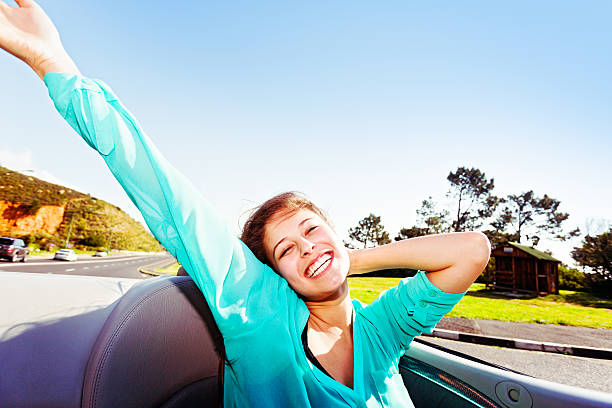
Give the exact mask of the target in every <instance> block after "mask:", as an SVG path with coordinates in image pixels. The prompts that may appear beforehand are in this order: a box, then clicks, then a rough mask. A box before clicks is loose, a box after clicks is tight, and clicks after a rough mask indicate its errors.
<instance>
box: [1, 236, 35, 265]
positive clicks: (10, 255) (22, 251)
mask: <svg viewBox="0 0 612 408" xmlns="http://www.w3.org/2000/svg"><path fill="white" fill-rule="evenodd" d="M0 258H3V259H8V260H9V261H11V262H17V261H21V262H25V261H26V260H27V259H28V249H27V248H26V246H25V243H24V242H23V241H22V240H20V239H17V238H8V237H0Z"/></svg>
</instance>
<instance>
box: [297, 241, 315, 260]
mask: <svg viewBox="0 0 612 408" xmlns="http://www.w3.org/2000/svg"><path fill="white" fill-rule="evenodd" d="M314 247H315V244H314V242H310V241H309V240H307V239H306V238H302V239H301V240H300V252H301V253H302V256H306V255H310V254H311V253H312V251H313V250H314Z"/></svg>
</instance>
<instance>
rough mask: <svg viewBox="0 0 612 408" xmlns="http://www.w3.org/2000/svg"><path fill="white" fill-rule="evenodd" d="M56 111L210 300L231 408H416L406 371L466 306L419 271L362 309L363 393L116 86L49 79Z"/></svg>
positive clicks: (358, 358) (357, 354)
mask: <svg viewBox="0 0 612 408" xmlns="http://www.w3.org/2000/svg"><path fill="white" fill-rule="evenodd" d="M44 80H45V84H46V85H47V88H48V90H49V95H50V96H51V99H52V100H53V102H54V104H55V107H56V109H57V110H58V112H59V113H60V114H61V115H62V117H63V118H64V119H65V120H66V121H67V122H68V123H69V124H70V126H71V127H72V128H73V129H74V130H75V131H76V132H77V133H78V134H79V135H81V137H82V138H83V139H84V140H85V142H86V143H87V144H88V145H89V146H91V147H92V148H93V149H95V150H96V151H97V152H98V153H99V154H100V155H101V156H102V158H103V159H104V161H105V162H106V164H107V165H108V167H109V169H110V170H111V172H112V173H113V175H114V176H115V178H116V179H117V180H118V181H119V183H120V184H121V186H122V187H123V188H124V189H125V191H126V193H127V194H128V196H129V197H130V199H131V200H132V201H133V202H134V204H135V205H136V207H138V209H139V210H140V212H141V213H142V215H143V217H144V219H145V221H146V223H147V225H148V226H149V229H150V230H151V232H152V233H153V235H155V237H156V238H157V239H158V240H159V241H160V242H161V244H162V245H163V246H164V247H165V248H166V249H167V250H168V251H169V252H170V253H171V254H172V255H174V256H175V257H176V258H177V260H178V261H179V262H180V263H181V265H183V267H184V268H185V270H186V271H187V272H188V273H189V275H190V276H191V278H192V279H193V280H194V282H195V283H196V284H197V286H198V287H199V288H200V290H201V291H202V293H203V295H204V297H205V298H206V301H207V302H208V304H209V306H210V308H211V310H212V313H213V316H214V318H215V321H216V323H217V325H218V327H219V329H220V331H221V333H222V334H223V337H224V341H225V347H226V355H227V358H228V361H229V365H227V364H226V370H225V389H224V403H225V406H227V407H246V406H252V407H311V406H312V407H345V406H354V407H366V406H367V407H378V406H393V407H396V406H404V407H412V406H413V405H412V402H411V401H410V398H409V396H408V393H407V391H406V388H405V387H404V384H403V381H402V378H401V375H400V374H399V372H398V368H397V366H398V362H399V359H400V357H401V356H402V354H403V353H404V351H405V349H406V348H407V347H408V346H409V344H410V342H411V341H412V339H413V338H414V336H417V335H419V334H420V333H421V332H423V331H429V330H431V329H432V328H433V327H434V326H435V324H436V323H437V322H438V321H439V320H440V319H441V318H442V316H443V315H444V314H445V313H447V312H448V311H450V310H451V309H452V307H453V306H454V305H455V304H456V303H457V302H458V301H459V300H460V299H461V298H462V296H463V293H461V294H451V293H445V292H443V291H441V290H440V289H438V288H437V287H436V286H434V285H433V284H432V283H431V282H430V281H429V279H428V278H427V277H426V275H425V272H423V271H419V272H418V273H417V275H416V276H415V277H413V278H406V279H404V280H402V281H401V282H400V284H399V285H398V286H397V287H395V288H391V289H389V290H387V291H386V292H384V293H383V294H381V296H380V297H379V298H378V299H377V300H376V301H374V302H373V303H372V304H371V305H369V306H365V305H364V304H362V303H361V302H359V301H357V300H353V307H354V310H355V313H354V321H353V342H354V376H353V378H354V380H353V381H354V383H353V388H352V389H351V388H349V387H347V386H345V385H343V384H341V383H339V382H337V381H335V380H334V379H332V378H331V377H329V376H327V375H325V374H324V373H323V372H321V370H319V369H318V368H316V367H314V366H313V365H312V364H311V363H310V361H309V360H308V359H307V357H306V354H305V352H304V349H303V347H302V342H301V333H302V331H303V330H304V327H305V325H306V323H307V320H308V316H309V312H308V309H307V307H306V305H305V304H304V302H303V301H302V300H301V299H300V298H299V297H298V296H297V295H296V293H295V292H294V291H293V290H292V289H291V288H290V287H289V286H288V284H287V282H286V281H285V280H284V279H282V278H281V277H279V276H278V275H277V274H276V273H274V271H272V270H271V269H270V268H269V267H268V266H267V265H264V264H263V263H261V262H260V261H258V260H257V258H256V257H255V256H254V255H253V254H252V252H251V251H250V250H249V249H248V248H247V247H246V245H245V244H244V243H243V242H242V241H240V240H239V239H238V238H237V237H236V236H234V234H232V233H231V231H230V228H229V227H228V225H226V223H225V222H224V221H223V220H222V218H221V217H220V216H219V215H217V213H216V212H215V210H214V208H213V207H212V206H211V204H210V203H209V202H208V201H207V200H206V199H205V198H204V197H202V195H201V194H200V193H199V192H198V191H197V190H196V189H195V188H194V186H193V185H192V184H191V183H190V182H189V180H188V179H187V178H186V177H185V176H184V175H182V174H181V173H180V172H178V171H177V170H176V169H175V168H174V167H173V166H172V165H170V163H168V161H167V160H166V159H165V158H164V157H163V156H162V154H161V153H160V152H159V150H157V148H156V147H155V146H154V145H153V143H152V142H151V140H150V139H149V138H148V137H147V135H146V134H145V133H144V131H143V130H142V128H141V126H140V124H139V123H138V121H137V120H136V119H135V118H134V117H133V116H132V115H131V114H130V113H129V112H128V111H127V109H125V107H124V106H123V105H122V104H121V102H120V101H119V99H118V98H117V97H116V96H115V94H114V93H113V92H112V90H111V89H110V88H109V87H108V85H106V84H105V83H104V82H102V81H100V80H96V79H89V78H85V77H82V76H78V75H71V74H62V73H47V74H46V75H45V78H44Z"/></svg>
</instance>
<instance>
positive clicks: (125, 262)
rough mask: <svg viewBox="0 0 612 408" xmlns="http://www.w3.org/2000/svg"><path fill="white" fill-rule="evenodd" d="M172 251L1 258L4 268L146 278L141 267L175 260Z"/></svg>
mask: <svg viewBox="0 0 612 408" xmlns="http://www.w3.org/2000/svg"><path fill="white" fill-rule="evenodd" d="M172 259H173V258H172V257H170V256H169V255H118V256H109V257H106V258H94V257H80V259H79V260H77V261H71V262H66V261H54V260H52V259H36V258H29V259H28V262H26V263H10V262H0V273H1V271H10V272H28V273H51V274H60V275H88V276H108V277H113V278H136V279H146V278H149V277H150V276H149V275H144V274H141V273H140V272H139V271H138V268H139V267H141V266H146V265H151V264H153V265H152V267H156V265H155V264H158V265H157V266H161V265H163V264H164V263H167V262H171V261H172Z"/></svg>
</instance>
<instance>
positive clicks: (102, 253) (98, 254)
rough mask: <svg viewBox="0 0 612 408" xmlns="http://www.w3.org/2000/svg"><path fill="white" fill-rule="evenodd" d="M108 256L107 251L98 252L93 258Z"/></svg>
mask: <svg viewBox="0 0 612 408" xmlns="http://www.w3.org/2000/svg"><path fill="white" fill-rule="evenodd" d="M106 255H108V253H107V252H106V251H97V252H96V253H95V254H93V255H92V256H100V257H101V256H106Z"/></svg>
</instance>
